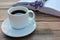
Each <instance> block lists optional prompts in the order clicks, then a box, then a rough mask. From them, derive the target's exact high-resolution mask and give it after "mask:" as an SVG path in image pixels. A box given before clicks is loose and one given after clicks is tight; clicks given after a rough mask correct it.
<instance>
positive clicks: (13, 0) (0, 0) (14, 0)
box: [0, 0, 18, 2]
mask: <svg viewBox="0 0 60 40" xmlns="http://www.w3.org/2000/svg"><path fill="white" fill-rule="evenodd" d="M16 1H18V0H0V2H16Z"/></svg>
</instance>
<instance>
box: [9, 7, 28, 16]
mask: <svg viewBox="0 0 60 40" xmlns="http://www.w3.org/2000/svg"><path fill="white" fill-rule="evenodd" d="M14 8H24V9H25V10H26V11H25V10H24V9H23V10H24V11H25V12H26V13H25V14H22V15H12V14H11V12H10V11H11V10H12V9H14ZM8 14H9V15H11V16H24V15H26V14H28V8H27V7H24V6H16V7H11V8H9V9H8Z"/></svg>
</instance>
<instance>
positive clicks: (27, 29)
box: [1, 18, 36, 37]
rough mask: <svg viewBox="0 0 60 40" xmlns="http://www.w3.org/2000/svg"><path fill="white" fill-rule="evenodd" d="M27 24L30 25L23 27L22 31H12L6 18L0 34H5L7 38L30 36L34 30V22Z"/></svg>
mask: <svg viewBox="0 0 60 40" xmlns="http://www.w3.org/2000/svg"><path fill="white" fill-rule="evenodd" d="M29 22H30V23H29V24H28V25H26V26H27V27H25V28H23V29H19V30H16V29H13V28H12V27H11V25H10V22H9V19H8V18H7V19H6V20H4V22H3V23H2V26H1V29H2V32H3V33H4V34H6V35H7V36H10V37H24V36H27V35H29V34H31V33H32V32H33V31H34V30H35V29H36V23H35V21H31V20H30V21H29Z"/></svg>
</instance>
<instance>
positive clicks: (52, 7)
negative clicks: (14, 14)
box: [13, 0, 60, 17]
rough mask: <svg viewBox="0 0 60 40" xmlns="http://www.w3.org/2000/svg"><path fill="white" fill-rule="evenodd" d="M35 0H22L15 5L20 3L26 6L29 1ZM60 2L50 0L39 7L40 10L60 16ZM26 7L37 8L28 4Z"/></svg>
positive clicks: (59, 0) (58, 0)
mask: <svg viewBox="0 0 60 40" xmlns="http://www.w3.org/2000/svg"><path fill="white" fill-rule="evenodd" d="M34 1H36V0H30V1H29V0H20V1H18V2H17V3H16V4H14V5H13V6H19V5H23V6H26V5H27V4H28V3H31V2H34ZM59 3H60V0H48V1H46V2H45V3H44V6H43V7H42V8H38V10H39V11H40V12H43V13H46V14H51V15H55V16H59V17H60V4H59ZM26 7H28V8H30V9H33V10H35V8H34V7H32V6H26Z"/></svg>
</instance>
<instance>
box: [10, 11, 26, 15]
mask: <svg viewBox="0 0 60 40" xmlns="http://www.w3.org/2000/svg"><path fill="white" fill-rule="evenodd" d="M25 13H26V12H25V11H23V10H15V11H13V12H11V14H12V15H20V14H25Z"/></svg>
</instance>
